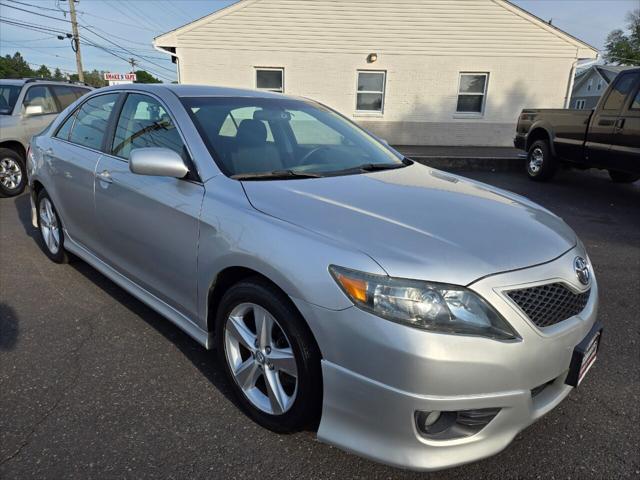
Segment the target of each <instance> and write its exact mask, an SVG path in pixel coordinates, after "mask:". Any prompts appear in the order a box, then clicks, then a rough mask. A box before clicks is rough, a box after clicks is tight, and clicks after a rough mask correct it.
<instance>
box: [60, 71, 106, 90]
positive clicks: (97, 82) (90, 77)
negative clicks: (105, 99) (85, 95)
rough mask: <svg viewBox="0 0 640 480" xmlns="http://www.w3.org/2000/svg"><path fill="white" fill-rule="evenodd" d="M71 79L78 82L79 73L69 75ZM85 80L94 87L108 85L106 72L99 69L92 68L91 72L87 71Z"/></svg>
mask: <svg viewBox="0 0 640 480" xmlns="http://www.w3.org/2000/svg"><path fill="white" fill-rule="evenodd" d="M69 80H71V81H72V82H77V81H78V74H77V73H72V74H71V75H69ZM84 81H85V83H88V84H89V85H91V86H92V87H96V88H100V87H104V86H106V85H107V82H106V81H105V80H104V72H103V71H98V70H92V71H91V72H89V71H85V72H84Z"/></svg>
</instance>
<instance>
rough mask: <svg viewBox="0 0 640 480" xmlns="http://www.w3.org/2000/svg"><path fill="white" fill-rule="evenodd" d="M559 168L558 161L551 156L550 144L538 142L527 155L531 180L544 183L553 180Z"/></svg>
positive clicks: (532, 145) (533, 144)
mask: <svg viewBox="0 0 640 480" xmlns="http://www.w3.org/2000/svg"><path fill="white" fill-rule="evenodd" d="M557 167H558V162H557V160H556V159H555V158H554V157H553V155H552V154H551V148H549V142H547V141H546V140H536V141H535V142H533V143H532V144H531V146H530V147H529V152H528V154H527V175H528V176H529V178H530V179H531V180H535V181H538V182H542V181H545V180H549V179H551V177H553V176H554V175H555V173H556V169H557Z"/></svg>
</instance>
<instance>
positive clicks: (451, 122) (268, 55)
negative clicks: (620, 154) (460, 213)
mask: <svg viewBox="0 0 640 480" xmlns="http://www.w3.org/2000/svg"><path fill="white" fill-rule="evenodd" d="M155 44H156V45H159V46H165V47H175V48H176V53H177V55H178V58H179V62H178V63H179V69H180V79H181V82H183V83H200V84H214V85H225V86H233V87H241V88H255V67H281V68H284V72H285V73H284V78H285V81H284V83H285V94H288V95H300V96H305V97H309V98H313V99H315V100H318V101H320V102H322V103H325V104H327V105H329V106H330V107H332V108H335V109H336V110H338V111H340V112H341V113H343V114H345V115H347V116H350V117H351V118H353V119H354V120H356V121H357V122H358V123H360V124H362V125H363V126H365V127H366V128H369V129H371V130H372V131H374V132H375V133H377V134H378V135H380V136H382V137H383V138H386V139H387V140H388V141H389V142H390V143H393V144H434V145H510V144H511V141H512V138H513V133H514V125H515V122H516V119H517V116H518V114H519V112H520V110H521V109H522V108H523V107H525V106H531V107H556V108H561V107H562V106H563V105H564V101H565V97H566V95H567V88H568V82H569V78H570V73H571V71H572V66H573V64H574V62H575V61H576V59H577V58H578V56H579V55H587V56H590V57H593V56H595V51H593V50H592V49H589V48H588V47H587V46H585V45H584V44H582V43H581V42H579V41H577V40H575V39H573V38H572V37H569V36H567V35H565V34H563V33H562V32H560V31H558V30H556V29H554V28H552V27H550V26H549V25H547V24H545V23H544V22H541V21H539V20H537V19H535V18H533V17H531V16H530V15H528V14H526V13H525V12H523V11H521V10H518V9H517V8H516V7H513V6H512V5H511V4H509V3H507V2H504V1H502V0H386V1H382V0H381V1H376V0H244V1H243V2H240V3H239V4H236V5H233V6H231V7H229V8H227V9H224V10H222V11H220V12H218V13H216V14H213V15H211V16H209V17H205V18H203V19H201V20H198V21H196V22H194V23H192V24H190V25H187V26H185V27H182V28H180V29H178V30H176V31H173V32H169V33H167V34H165V35H163V36H161V37H159V38H157V39H156V41H155ZM369 53H377V54H378V61H376V62H375V63H371V64H370V63H367V61H366V58H367V55H368V54H369ZM534 57H535V58H534ZM367 69H369V70H384V71H386V73H387V81H386V97H385V108H384V113H383V114H380V113H366V114H365V113H357V112H356V111H355V110H356V82H357V71H358V70H367ZM460 72H487V73H489V83H488V91H487V98H486V105H485V111H484V115H482V116H476V117H470V116H468V115H467V116H465V115H457V114H456V113H455V111H456V101H457V92H458V79H459V74H460Z"/></svg>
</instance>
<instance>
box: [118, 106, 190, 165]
mask: <svg viewBox="0 0 640 480" xmlns="http://www.w3.org/2000/svg"><path fill="white" fill-rule="evenodd" d="M145 147H163V148H169V149H171V150H173V151H174V152H176V153H178V154H180V155H181V156H182V157H183V158H185V160H186V151H185V148H184V143H182V139H181V138H180V134H179V133H178V130H177V129H176V126H175V125H174V124H173V121H172V120H171V117H170V116H169V114H168V113H167V111H166V110H165V109H164V107H163V106H162V105H161V104H160V102H158V101H157V100H155V99H154V98H152V97H149V96H147V95H140V94H137V93H132V94H129V96H128V97H127V100H126V101H125V102H124V106H123V107H122V113H121V114H120V118H119V119H118V125H117V126H116V133H115V137H114V139H113V146H112V153H113V154H114V155H116V156H118V157H121V158H125V159H129V155H130V154H131V150H133V149H134V148H145Z"/></svg>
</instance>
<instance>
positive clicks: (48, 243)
mask: <svg viewBox="0 0 640 480" xmlns="http://www.w3.org/2000/svg"><path fill="white" fill-rule="evenodd" d="M36 214H37V218H38V231H39V232H40V240H42V251H43V252H44V253H45V255H46V256H47V257H49V259H50V260H51V261H53V262H55V263H67V262H68V261H69V256H68V255H67V252H66V250H65V249H64V229H63V228H62V222H61V221H60V217H59V216H58V212H57V211H56V209H55V207H54V206H53V202H52V201H51V198H49V195H48V194H47V192H46V191H45V190H41V191H40V193H39V194H38V198H37V200H36Z"/></svg>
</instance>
